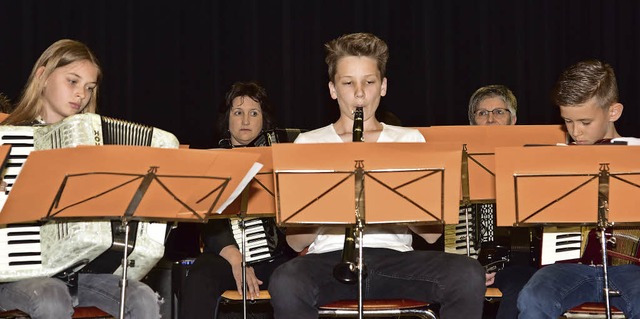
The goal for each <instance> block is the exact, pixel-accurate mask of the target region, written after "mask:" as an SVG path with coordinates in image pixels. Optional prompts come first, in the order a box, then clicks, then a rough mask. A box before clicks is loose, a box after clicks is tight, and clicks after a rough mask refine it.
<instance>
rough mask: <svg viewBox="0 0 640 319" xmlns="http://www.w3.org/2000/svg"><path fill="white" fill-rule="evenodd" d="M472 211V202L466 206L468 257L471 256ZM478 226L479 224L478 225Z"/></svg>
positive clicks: (465, 221) (465, 220)
mask: <svg viewBox="0 0 640 319" xmlns="http://www.w3.org/2000/svg"><path fill="white" fill-rule="evenodd" d="M470 212H471V204H466V205H465V208H464V223H465V227H464V229H465V239H466V244H467V257H470V256H471V231H470V230H469V228H470V227H469V214H470ZM476 227H477V225H476Z"/></svg>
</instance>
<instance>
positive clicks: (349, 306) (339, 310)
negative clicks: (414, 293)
mask: <svg viewBox="0 0 640 319" xmlns="http://www.w3.org/2000/svg"><path fill="white" fill-rule="evenodd" d="M362 308H363V316H364V317H389V316H394V317H418V318H424V319H437V318H438V317H437V316H436V314H435V313H434V312H433V310H431V309H429V304H428V303H425V302H420V301H415V300H410V299H388V300H365V301H363V303H362ZM318 314H319V315H320V317H333V318H343V317H358V300H341V301H336V302H332V303H330V304H326V305H323V306H321V307H320V308H319V309H318Z"/></svg>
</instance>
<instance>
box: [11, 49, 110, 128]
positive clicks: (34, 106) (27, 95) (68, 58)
mask: <svg viewBox="0 0 640 319" xmlns="http://www.w3.org/2000/svg"><path fill="white" fill-rule="evenodd" d="M84 60H86V61H90V62H91V63H93V64H94V65H95V66H96V68H97V69H98V83H99V82H100V78H101V77H102V72H101V71H100V64H99V63H98V59H97V58H96V57H95V55H94V54H93V53H92V52H91V50H90V49H89V48H88V47H87V46H86V45H85V44H84V43H82V42H78V41H75V40H69V39H63V40H59V41H56V42H55V43H53V44H52V45H50V46H49V47H48V48H47V49H46V50H45V51H44V52H42V54H41V55H40V58H38V61H36V63H35V64H34V65H33V69H32V70H31V74H30V75H29V79H28V80H27V84H26V85H25V87H24V89H23V91H22V96H21V97H20V99H19V100H18V103H17V104H16V107H15V110H14V111H13V112H11V114H10V115H9V117H7V118H6V119H5V120H4V121H3V122H2V123H1V124H4V125H16V124H23V123H28V122H33V121H34V120H36V118H38V116H39V115H40V114H41V112H42V102H41V97H42V90H43V89H44V82H45V81H46V79H47V78H48V77H49V76H50V75H51V73H52V72H53V71H54V70H55V69H57V68H59V67H63V66H65V65H69V64H71V63H73V62H76V61H84ZM41 67H44V69H43V71H42V73H41V74H38V70H39V69H40V68H41ZM97 96H98V87H97V86H96V88H95V89H94V90H93V93H92V95H91V99H90V100H89V103H88V104H87V106H86V107H85V108H84V109H83V110H81V112H82V113H95V112H96V108H97V104H96V103H97V102H96V99H97Z"/></svg>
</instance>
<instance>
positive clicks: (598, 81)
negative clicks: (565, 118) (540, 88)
mask: <svg viewBox="0 0 640 319" xmlns="http://www.w3.org/2000/svg"><path fill="white" fill-rule="evenodd" d="M593 97H596V98H597V100H598V105H599V106H600V107H602V108H607V107H609V106H611V105H612V104H614V103H617V102H618V84H617V82H616V75H615V73H614V71H613V67H611V65H609V64H606V63H603V62H601V61H598V60H586V61H581V62H578V63H576V64H574V65H572V66H570V67H569V68H567V69H566V70H564V71H563V72H562V74H560V77H559V78H558V81H556V84H555V86H554V87H553V90H552V91H551V100H552V101H553V103H554V104H555V105H557V106H568V105H578V104H582V103H585V102H587V101H589V100H590V99H591V98H593Z"/></svg>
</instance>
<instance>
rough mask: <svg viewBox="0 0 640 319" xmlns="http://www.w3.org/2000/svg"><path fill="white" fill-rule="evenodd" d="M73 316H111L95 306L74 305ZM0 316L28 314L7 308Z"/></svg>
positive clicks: (80, 318) (7, 318) (83, 318)
mask: <svg viewBox="0 0 640 319" xmlns="http://www.w3.org/2000/svg"><path fill="white" fill-rule="evenodd" d="M74 310H75V311H74V313H73V317H72V318H74V319H89V318H92V319H112V318H113V317H112V316H111V315H110V314H108V313H106V312H104V311H102V310H100V309H98V308H96V307H76V308H74ZM0 318H4V319H12V318H29V316H28V315H27V314H26V313H24V312H22V311H20V310H9V311H4V312H0Z"/></svg>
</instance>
